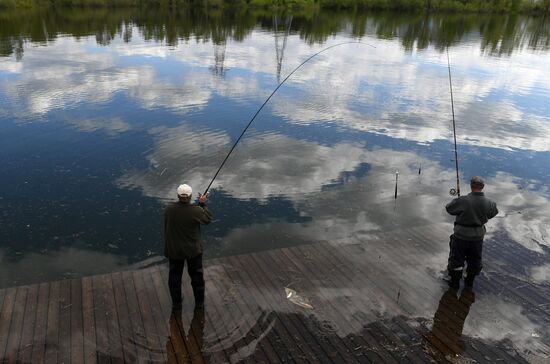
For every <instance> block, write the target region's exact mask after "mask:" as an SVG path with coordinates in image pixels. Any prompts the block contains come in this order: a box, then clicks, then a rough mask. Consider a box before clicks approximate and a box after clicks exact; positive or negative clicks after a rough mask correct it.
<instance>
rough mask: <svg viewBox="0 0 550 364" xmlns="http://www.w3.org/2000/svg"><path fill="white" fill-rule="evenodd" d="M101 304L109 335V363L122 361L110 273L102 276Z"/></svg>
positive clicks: (118, 326)
mask: <svg viewBox="0 0 550 364" xmlns="http://www.w3.org/2000/svg"><path fill="white" fill-rule="evenodd" d="M101 278H102V282H101V283H102V287H103V304H104V309H105V318H106V320H107V336H108V337H109V358H110V359H111V363H114V364H118V363H124V358H125V355H124V349H123V345H122V338H121V334H120V324H119V313H118V311H117V305H116V298H115V292H114V288H113V280H112V276H111V275H110V274H105V275H103V276H102V277H101Z"/></svg>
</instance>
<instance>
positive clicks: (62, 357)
mask: <svg viewBox="0 0 550 364" xmlns="http://www.w3.org/2000/svg"><path fill="white" fill-rule="evenodd" d="M70 360H71V281H70V280H68V279H66V280H64V281H61V287H60V292H59V349H58V356H57V361H58V363H69V362H70Z"/></svg>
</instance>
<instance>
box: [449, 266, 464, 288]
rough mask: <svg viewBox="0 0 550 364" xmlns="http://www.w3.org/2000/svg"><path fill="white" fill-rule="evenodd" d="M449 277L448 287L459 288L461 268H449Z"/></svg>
mask: <svg viewBox="0 0 550 364" xmlns="http://www.w3.org/2000/svg"><path fill="white" fill-rule="evenodd" d="M449 275H450V276H451V279H450V280H449V288H453V289H459V288H460V279H461V278H462V270H451V271H449Z"/></svg>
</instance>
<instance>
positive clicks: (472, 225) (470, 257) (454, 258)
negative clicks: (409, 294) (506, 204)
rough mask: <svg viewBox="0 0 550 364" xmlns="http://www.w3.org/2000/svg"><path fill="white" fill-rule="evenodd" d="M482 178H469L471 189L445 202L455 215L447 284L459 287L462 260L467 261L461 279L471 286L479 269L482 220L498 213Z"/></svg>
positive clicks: (481, 246) (450, 212) (480, 266)
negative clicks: (487, 195)
mask: <svg viewBox="0 0 550 364" xmlns="http://www.w3.org/2000/svg"><path fill="white" fill-rule="evenodd" d="M483 187H485V182H484V181H483V179H482V178H481V177H479V176H474V177H472V179H471V180H470V188H471V189H472V192H471V193H469V194H468V195H466V196H461V197H458V198H455V199H454V200H452V201H451V202H449V203H448V204H447V206H446V209H447V212H448V213H449V214H451V215H453V216H456V218H455V227H454V230H453V235H451V241H450V243H449V245H450V249H451V251H450V253H449V264H448V266H447V270H448V271H449V276H450V277H451V280H450V281H449V287H451V288H454V289H458V288H459V287H460V280H461V279H462V275H463V270H464V262H466V263H467V264H468V268H467V269H466V271H467V275H466V278H465V279H464V283H465V285H466V287H469V288H471V287H472V286H473V284H474V278H475V277H476V276H477V275H478V274H479V273H480V272H481V268H482V264H481V263H482V262H481V254H482V250H483V238H484V237H485V233H486V232H487V230H486V229H485V224H486V223H487V221H488V220H489V219H492V218H493V217H495V216H496V215H497V214H498V209H497V204H496V203H494V202H493V201H491V200H490V199H488V198H487V197H485V194H484V193H483Z"/></svg>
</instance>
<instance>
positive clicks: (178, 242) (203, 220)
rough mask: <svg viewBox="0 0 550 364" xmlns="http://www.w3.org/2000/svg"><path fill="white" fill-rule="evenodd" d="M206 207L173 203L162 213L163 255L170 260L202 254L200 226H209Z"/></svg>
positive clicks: (209, 220) (208, 214)
mask: <svg viewBox="0 0 550 364" xmlns="http://www.w3.org/2000/svg"><path fill="white" fill-rule="evenodd" d="M211 221H212V214H211V213H210V211H208V209H207V208H206V207H201V206H197V205H192V204H190V203H184V202H181V201H180V202H175V203H172V204H170V205H168V207H166V210H165V212H164V242H165V245H164V255H165V256H166V257H168V258H170V259H186V258H193V257H195V256H197V255H199V254H201V253H202V243H201V236H200V225H201V224H209V223H210V222H211Z"/></svg>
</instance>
